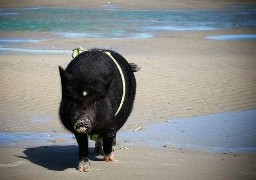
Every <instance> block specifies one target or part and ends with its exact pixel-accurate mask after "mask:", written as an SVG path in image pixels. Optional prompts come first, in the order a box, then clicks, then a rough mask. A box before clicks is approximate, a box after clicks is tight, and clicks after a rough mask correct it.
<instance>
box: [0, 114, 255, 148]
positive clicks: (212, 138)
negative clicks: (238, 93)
mask: <svg viewBox="0 0 256 180" xmlns="http://www.w3.org/2000/svg"><path fill="white" fill-rule="evenodd" d="M49 118H50V117H48V116H45V117H34V121H38V119H39V121H41V120H45V121H48V120H49ZM117 139H118V141H121V142H122V145H123V146H154V147H176V148H186V149H194V150H201V151H208V152H254V153H255V152H256V109H254V110H246V111H239V112H226V113H219V114H212V115H205V116H197V117H191V118H183V119H172V120H170V121H168V122H162V123H159V124H154V125H150V126H147V127H143V128H142V129H141V130H138V131H136V132H130V131H120V132H118V134H117ZM55 142H58V143H64V144H73V143H76V141H75V140H74V137H73V135H72V134H70V133H57V132H0V144H1V146H10V145H20V144H22V145H25V144H33V145H42V144H44V145H45V144H54V143H55ZM90 143H91V145H93V142H90Z"/></svg>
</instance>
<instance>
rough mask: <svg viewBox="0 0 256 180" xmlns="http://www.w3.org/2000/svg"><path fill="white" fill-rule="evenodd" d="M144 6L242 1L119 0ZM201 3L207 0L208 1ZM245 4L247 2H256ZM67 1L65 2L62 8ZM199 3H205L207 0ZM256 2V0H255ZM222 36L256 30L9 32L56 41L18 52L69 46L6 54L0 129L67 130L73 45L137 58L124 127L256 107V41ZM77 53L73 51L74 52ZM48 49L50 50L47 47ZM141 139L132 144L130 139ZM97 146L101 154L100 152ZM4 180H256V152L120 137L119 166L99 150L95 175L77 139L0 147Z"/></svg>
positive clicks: (0, 69)
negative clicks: (136, 34) (64, 96)
mask: <svg viewBox="0 0 256 180" xmlns="http://www.w3.org/2000/svg"><path fill="white" fill-rule="evenodd" d="M61 2H62V3H60V1H54V2H51V1H24V2H15V3H12V1H8V3H7V2H5V1H1V7H3V8H6V7H8V8H9V7H11V8H13V7H35V6H40V7H41V6H47V7H49V6H50V7H63V6H65V7H77V6H78V5H80V4H81V6H80V7H98V6H100V5H102V4H103V3H106V2H105V1H104V2H103V1H97V3H94V1H87V2H88V6H87V4H86V6H85V5H84V4H83V3H81V1H80V0H77V1H72V3H70V2H68V1H61ZM110 2H111V4H112V5H117V6H121V7H125V8H131V9H132V8H138V9H172V8H173V9H175V8H180V9H183V8H186V9H200V8H202V9H210V8H213V9H214V8H219V7H225V6H227V5H237V4H241V1H232V2H231V1H220V2H216V1H210V0H209V1H193V3H192V1H189V3H188V1H185V0H183V1H161V3H159V2H158V1H154V0H150V2H148V1H140V2H137V1H136V2H135V1H121V0H115V1H110ZM199 2H200V3H199ZM253 3H254V2H253V1H243V3H242V4H253ZM60 4H61V5H60ZM198 4H200V5H198ZM254 4H255V3H254ZM223 34H255V29H254V28H247V29H223V30H215V31H184V32H183V31H180V32H174V31H166V32H161V33H159V34H157V35H156V36H155V37H153V38H144V39H143V38H141V39H139V38H131V39H93V38H86V39H84V38H83V39H70V38H65V37H61V36H59V35H57V34H52V33H50V32H26V31H24V32H21V31H20V32H16V31H15V32H10V31H8V32H7V31H0V38H5V37H14V38H15V37H17V38H28V39H47V41H41V42H38V43H17V44H14V45H13V47H12V48H16V50H17V49H21V50H22V49H43V50H53V51H58V50H59V51H63V54H62V53H56V54H55V53H48V54H47V53H42V54H40V53H34V52H21V51H1V53H0V84H1V88H0V97H1V98H0V107H1V111H0V131H1V132H4V133H9V132H51V133H66V132H67V131H66V130H65V129H64V128H63V127H62V125H61V124H60V122H59V118H58V107H59V102H60V98H61V89H60V78H59V72H58V66H59V65H61V66H62V67H66V66H67V64H68V63H69V62H70V60H71V59H72V58H71V53H72V51H71V50H72V49H74V48H75V47H78V46H82V47H84V48H88V49H89V48H93V47H97V48H108V49H109V48H110V49H113V50H115V51H117V52H119V53H120V54H122V55H123V56H124V57H125V58H126V59H127V60H128V61H129V62H133V63H136V64H138V65H139V66H140V67H141V70H140V71H139V72H138V73H136V79H137V95H136V100H135V105H134V110H133V113H132V115H131V116H130V117H129V119H128V121H127V123H126V124H125V125H124V127H123V128H122V130H121V131H129V132H132V131H134V130H135V129H137V128H138V127H141V128H142V130H143V129H144V128H146V127H148V126H150V125H154V124H158V123H163V122H166V121H172V120H173V119H175V120H180V121H182V119H183V118H187V117H196V116H202V115H209V114H216V113H224V112H237V111H243V110H252V109H255V108H256V93H255V92H256V71H255V69H256V61H255V57H256V51H255V49H256V43H255V40H246V41H245V40H240V41H239V40H238V41H219V40H211V39H207V37H209V36H216V35H223ZM69 51H70V52H69ZM42 52H43V51H42ZM130 141H131V142H133V140H130ZM91 151H93V150H91ZM0 152H1V156H0V177H1V178H0V179H13V178H16V179H34V178H35V177H37V179H70V178H73V179H81V178H88V179H89V178H91V179H92V178H93V179H118V178H120V177H122V179H255V178H256V166H255V164H256V155H255V152H254V153H248V152H246V153H244V152H228V153H227V152H225V153H223V152H204V151H198V150H191V149H185V148H178V147H173V146H164V147H154V146H150V145H147V146H144V145H143V146H140V145H139V144H135V145H133V144H132V143H131V144H130V145H129V143H128V145H127V142H126V141H125V140H124V139H117V148H116V151H115V154H116V156H117V159H118V161H117V162H116V163H106V162H102V161H101V160H100V159H97V158H96V157H94V156H93V155H91V156H92V157H91V171H90V172H88V173H78V172H77V171H76V169H75V167H76V164H77V158H78V157H77V146H76V142H75V140H73V141H72V142H66V140H65V139H64V138H58V139H56V140H54V141H51V142H47V143H46V144H42V143H39V142H38V143H36V142H34V141H33V143H30V142H29V141H28V142H25V141H24V142H23V141H20V142H19V143H17V142H15V143H13V144H12V145H11V146H10V145H0Z"/></svg>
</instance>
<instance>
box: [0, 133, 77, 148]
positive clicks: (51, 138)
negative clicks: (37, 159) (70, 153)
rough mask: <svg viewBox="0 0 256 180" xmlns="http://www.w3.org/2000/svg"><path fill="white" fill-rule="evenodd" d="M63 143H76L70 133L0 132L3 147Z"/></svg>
mask: <svg viewBox="0 0 256 180" xmlns="http://www.w3.org/2000/svg"><path fill="white" fill-rule="evenodd" d="M60 140H61V142H62V143H71V142H74V138H73V135H72V134H70V133H55V132H0V144H1V146H12V145H26V144H33V145H44V144H45V145H46V144H52V143H55V142H56V141H58V142H59V141H60Z"/></svg>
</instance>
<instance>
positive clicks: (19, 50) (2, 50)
mask: <svg viewBox="0 0 256 180" xmlns="http://www.w3.org/2000/svg"><path fill="white" fill-rule="evenodd" d="M12 52H16V53H29V54H70V53H71V51H70V50H47V49H22V48H4V47H0V53H12Z"/></svg>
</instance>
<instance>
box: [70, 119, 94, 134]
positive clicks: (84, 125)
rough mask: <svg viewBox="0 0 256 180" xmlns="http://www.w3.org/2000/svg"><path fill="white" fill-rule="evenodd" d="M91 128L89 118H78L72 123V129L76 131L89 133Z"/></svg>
mask: <svg viewBox="0 0 256 180" xmlns="http://www.w3.org/2000/svg"><path fill="white" fill-rule="evenodd" d="M91 129H92V125H91V121H90V120H89V119H87V118H86V119H85V120H78V121H77V122H76V123H75V124H74V130H75V131H76V132H78V133H89V132H90V131H91Z"/></svg>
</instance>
